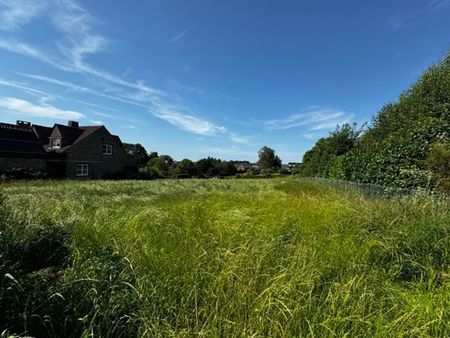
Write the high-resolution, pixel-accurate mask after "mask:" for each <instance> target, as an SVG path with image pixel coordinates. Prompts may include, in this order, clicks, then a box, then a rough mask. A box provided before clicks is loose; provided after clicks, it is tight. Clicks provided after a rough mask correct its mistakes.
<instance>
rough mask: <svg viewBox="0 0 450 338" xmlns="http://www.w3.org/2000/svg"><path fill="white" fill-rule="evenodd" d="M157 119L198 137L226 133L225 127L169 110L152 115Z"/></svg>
mask: <svg viewBox="0 0 450 338" xmlns="http://www.w3.org/2000/svg"><path fill="white" fill-rule="evenodd" d="M152 114H153V115H154V116H156V117H157V118H160V119H162V120H164V121H167V122H169V123H170V124H172V125H174V126H176V127H178V128H180V129H182V130H185V131H187V132H190V133H193V134H199V135H209V136H212V135H217V134H223V133H225V132H226V128H225V127H221V126H217V125H215V124H214V123H212V122H209V121H206V120H204V119H201V118H198V117H195V116H192V115H188V114H184V113H179V112H176V111H169V110H164V109H162V110H158V111H157V112H153V113H152Z"/></svg>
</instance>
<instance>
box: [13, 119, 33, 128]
mask: <svg viewBox="0 0 450 338" xmlns="http://www.w3.org/2000/svg"><path fill="white" fill-rule="evenodd" d="M16 125H18V126H27V127H30V126H31V122H28V121H21V120H17V121H16Z"/></svg>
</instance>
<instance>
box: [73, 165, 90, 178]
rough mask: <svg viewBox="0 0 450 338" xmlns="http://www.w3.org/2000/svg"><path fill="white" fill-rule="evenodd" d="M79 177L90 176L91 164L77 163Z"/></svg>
mask: <svg viewBox="0 0 450 338" xmlns="http://www.w3.org/2000/svg"><path fill="white" fill-rule="evenodd" d="M76 169H77V176H80V177H81V176H87V175H89V164H87V163H77V168H76Z"/></svg>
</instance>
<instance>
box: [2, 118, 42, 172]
mask: <svg viewBox="0 0 450 338" xmlns="http://www.w3.org/2000/svg"><path fill="white" fill-rule="evenodd" d="M14 168H22V169H25V170H30V171H35V172H38V171H40V172H45V171H46V170H47V152H46V151H45V149H44V147H43V145H42V143H41V142H40V140H39V138H38V137H37V136H36V134H35V133H34V131H33V129H32V128H31V126H30V124H29V123H26V122H23V121H17V124H9V123H0V171H5V170H8V169H14Z"/></svg>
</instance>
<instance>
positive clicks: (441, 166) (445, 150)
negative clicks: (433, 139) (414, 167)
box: [426, 143, 450, 192]
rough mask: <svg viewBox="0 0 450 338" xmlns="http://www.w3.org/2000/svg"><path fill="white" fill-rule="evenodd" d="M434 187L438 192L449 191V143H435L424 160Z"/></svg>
mask: <svg viewBox="0 0 450 338" xmlns="http://www.w3.org/2000/svg"><path fill="white" fill-rule="evenodd" d="M426 164H427V167H428V169H429V170H430V171H431V172H432V174H433V177H434V179H435V181H436V185H437V187H438V188H439V189H440V190H443V191H446V192H449V191H450V143H435V144H433V146H432V147H431V151H430V154H429V156H428V158H427V160H426Z"/></svg>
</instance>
